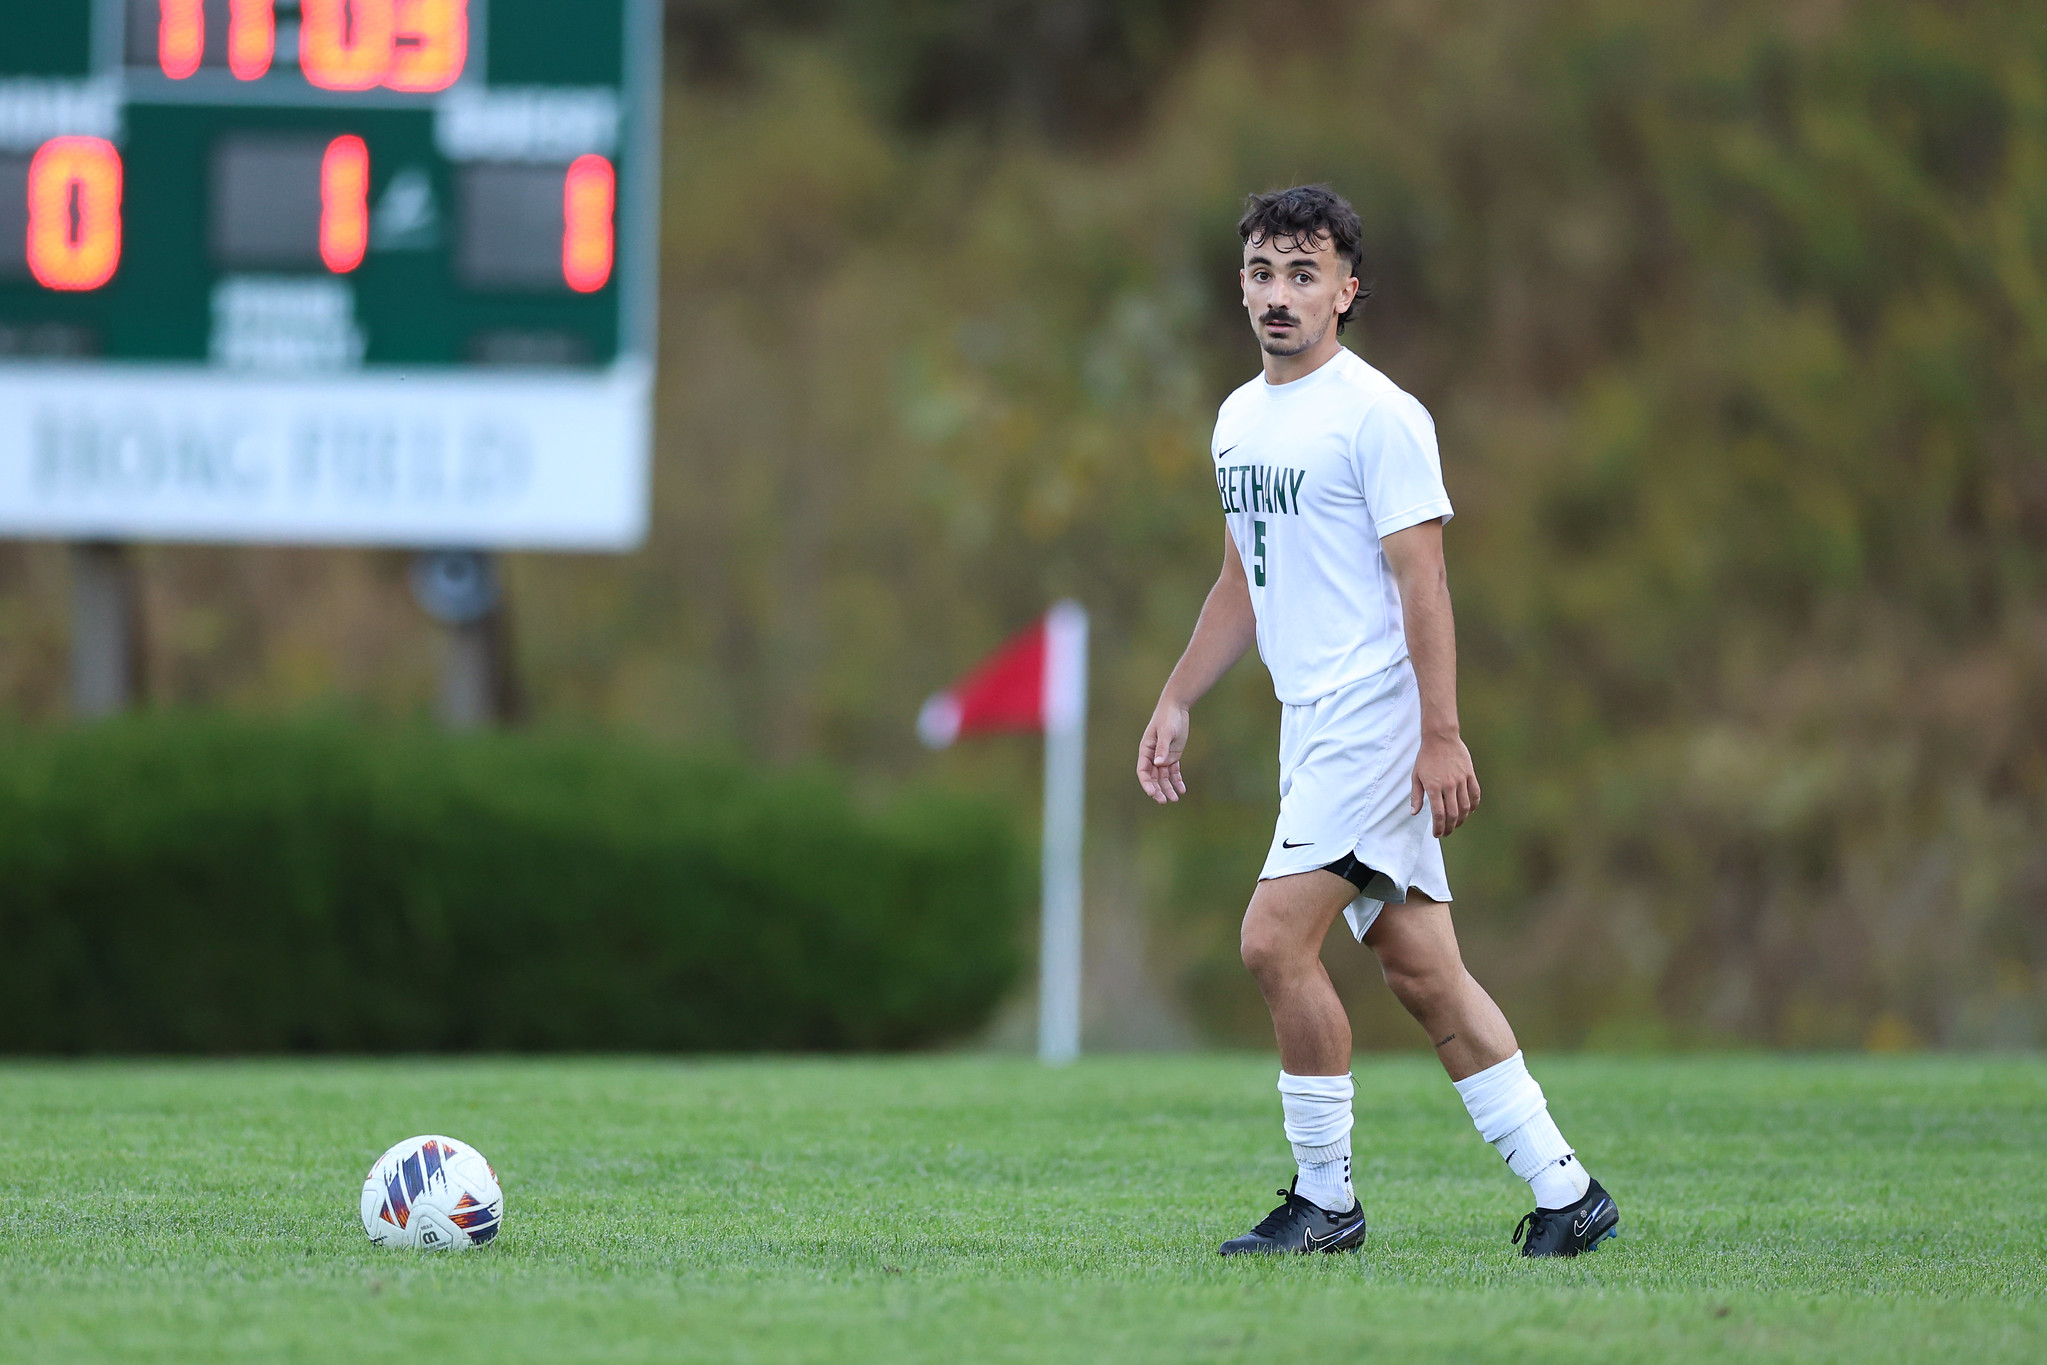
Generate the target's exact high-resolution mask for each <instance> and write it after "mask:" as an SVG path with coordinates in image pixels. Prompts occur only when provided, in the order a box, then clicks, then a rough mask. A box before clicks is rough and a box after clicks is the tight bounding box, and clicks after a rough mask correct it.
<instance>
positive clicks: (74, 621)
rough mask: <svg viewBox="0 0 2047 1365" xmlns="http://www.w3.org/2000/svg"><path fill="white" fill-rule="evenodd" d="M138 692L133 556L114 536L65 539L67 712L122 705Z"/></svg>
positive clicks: (102, 712)
mask: <svg viewBox="0 0 2047 1365" xmlns="http://www.w3.org/2000/svg"><path fill="white" fill-rule="evenodd" d="M141 693H142V603H141V584H140V582H139V581H138V577H137V575H136V572H135V558H134V555H133V553H132V552H131V551H130V549H129V547H128V546H127V545H125V544H122V543H119V542H116V541H104V540H87V541H73V542H72V544H71V714H72V715H73V716H75V717H77V718H79V719H81V720H90V719H93V718H95V717H99V716H111V715H115V714H118V713H119V712H122V711H125V710H127V709H128V708H129V707H130V706H132V705H134V704H135V701H136V699H137V698H138V697H139V696H140V695H141Z"/></svg>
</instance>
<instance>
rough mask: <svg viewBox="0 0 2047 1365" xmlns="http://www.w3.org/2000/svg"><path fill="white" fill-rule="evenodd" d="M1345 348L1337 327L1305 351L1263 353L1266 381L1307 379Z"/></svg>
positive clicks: (1277, 381) (1289, 381) (1275, 382)
mask: <svg viewBox="0 0 2047 1365" xmlns="http://www.w3.org/2000/svg"><path fill="white" fill-rule="evenodd" d="M1342 349H1343V343H1342V342H1340V341H1338V340H1337V339H1336V329H1335V328H1334V327H1332V328H1330V329H1329V330H1328V331H1327V332H1324V333H1323V334H1322V339H1321V340H1320V341H1317V342H1316V343H1315V344H1314V345H1313V346H1310V347H1308V349H1307V350H1305V351H1298V352H1296V353H1295V354H1293V355H1274V354H1273V353H1272V352H1270V351H1266V352H1264V353H1263V359H1264V361H1265V382H1266V383H1268V384H1291V383H1293V382H1294V381H1295V380H1296V379H1306V378H1307V377H1308V376H1309V375H1311V374H1313V373H1315V371H1317V370H1319V369H1321V368H1322V367H1323V366H1324V365H1327V364H1328V363H1329V362H1330V361H1332V360H1334V359H1336V353H1337V352H1338V351H1340V350H1342Z"/></svg>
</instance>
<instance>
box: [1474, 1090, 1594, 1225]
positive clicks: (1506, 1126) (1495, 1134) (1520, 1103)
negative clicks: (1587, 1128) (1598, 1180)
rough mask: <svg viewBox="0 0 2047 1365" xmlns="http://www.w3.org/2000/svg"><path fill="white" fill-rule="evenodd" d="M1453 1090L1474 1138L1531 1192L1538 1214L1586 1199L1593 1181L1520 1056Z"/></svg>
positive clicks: (1566, 1206)
mask: <svg viewBox="0 0 2047 1365" xmlns="http://www.w3.org/2000/svg"><path fill="white" fill-rule="evenodd" d="M1452 1084H1454V1085H1455V1086H1456V1087H1457V1093H1458V1094H1459V1095H1460V1096H1462V1097H1463V1099H1464V1108H1465V1111H1466V1112H1467V1113H1469V1114H1470V1115H1471V1121H1472V1123H1473V1124H1474V1125H1475V1126H1476V1127H1477V1128H1478V1135H1479V1136H1480V1137H1482V1138H1484V1139H1485V1140H1486V1141H1487V1142H1490V1143H1491V1144H1493V1150H1494V1151H1496V1152H1498V1153H1499V1154H1500V1155H1501V1156H1502V1157H1503V1158H1505V1159H1506V1162H1507V1168H1508V1169H1509V1170H1511V1171H1513V1172H1514V1174H1515V1175H1518V1176H1520V1177H1521V1178H1522V1179H1523V1180H1525V1181H1527V1182H1528V1186H1529V1188H1530V1189H1532V1190H1534V1191H1535V1206H1536V1207H1537V1208H1539V1209H1561V1208H1568V1207H1570V1206H1571V1205H1572V1204H1575V1203H1577V1202H1578V1201H1579V1200H1580V1199H1583V1198H1584V1197H1585V1191H1586V1189H1587V1188H1589V1187H1590V1185H1591V1183H1592V1177H1591V1176H1589V1175H1587V1174H1586V1173H1585V1168H1584V1167H1583V1166H1581V1165H1580V1164H1579V1163H1578V1157H1577V1154H1576V1153H1575V1152H1573V1151H1572V1150H1571V1144H1570V1143H1568V1142H1565V1141H1564V1135H1563V1134H1562V1133H1560V1132H1558V1131H1557V1125H1556V1120H1554V1119H1552V1118H1551V1117H1550V1116H1549V1101H1548V1100H1547V1099H1545V1098H1543V1093H1542V1087H1541V1086H1539V1085H1537V1084H1536V1083H1535V1077H1533V1076H1531V1075H1529V1074H1528V1064H1527V1062H1525V1061H1523V1060H1522V1057H1521V1054H1520V1053H1518V1052H1517V1053H1515V1054H1514V1055H1513V1056H1511V1057H1509V1058H1508V1059H1507V1060H1506V1061H1504V1062H1500V1063H1498V1064H1497V1065H1494V1066H1489V1067H1487V1068H1486V1069H1485V1070H1483V1071H1481V1072H1479V1073H1478V1074H1477V1075H1476V1076H1466V1077H1465V1078H1464V1079H1463V1080H1461V1081H1454V1082H1452Z"/></svg>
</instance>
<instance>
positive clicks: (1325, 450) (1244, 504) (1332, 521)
mask: <svg viewBox="0 0 2047 1365" xmlns="http://www.w3.org/2000/svg"><path fill="white" fill-rule="evenodd" d="M1209 449H1210V453H1211V454H1212V455H1213V456H1214V459H1215V484H1216V490H1217V492H1219V493H1220V494H1221V496H1222V504H1223V512H1224V515H1225V517H1226V519H1227V521H1228V523H1229V528H1230V535H1231V536H1232V537H1233V538H1234V539H1235V540H1236V542H1237V553H1238V554H1239V555H1241V556H1242V557H1243V560H1244V573H1245V576H1246V578H1247V579H1248V580H1249V581H1250V586H1251V606H1252V609H1253V610H1254V611H1255V612H1256V613H1257V617H1258V656H1259V657H1260V658H1261V659H1263V660H1265V666H1266V668H1267V669H1269V670H1270V671H1271V673H1272V690H1273V691H1274V692H1275V693H1277V694H1278V696H1279V699H1280V700H1281V701H1283V702H1285V703H1287V704H1288V705H1291V706H1303V705H1306V704H1308V703H1310V702H1314V701H1316V700H1318V699H1320V698H1322V697H1326V696H1328V695H1329V694H1330V693H1332V692H1334V691H1336V690H1337V689H1338V688H1340V687H1343V686H1345V685H1347V684H1349V683H1354V682H1357V681H1359V680H1360V679H1363V678H1368V677H1370V676H1371V675H1372V674H1374V673H1377V672H1379V671H1380V670H1381V669H1383V668H1386V667H1388V666H1390V665H1392V664H1396V663H1399V662H1400V661H1401V660H1402V659H1404V658H1406V657H1407V632H1406V627H1405V624H1404V623H1403V621H1402V619H1401V613H1400V592H1399V589H1398V587H1397V586H1396V584H1395V583H1394V581H1393V574H1392V571H1391V569H1390V568H1389V566H1388V565H1387V563H1386V555H1385V553H1384V551H1382V550H1381V549H1380V548H1379V537H1381V536H1387V535H1391V534H1393V533H1394V532H1395V531H1398V530H1402V529H1404V528H1406V527H1409V526H1415V525H1418V524H1420V523H1421V522H1424V521H1432V520H1434V519H1436V518H1438V517H1441V518H1442V519H1443V520H1445V521H1448V520H1449V519H1450V515H1451V513H1450V495H1449V494H1448V493H1447V492H1446V491H1444V488H1443V468H1442V463H1441V460H1440V458H1439V457H1438V455H1437V453H1436V426H1435V423H1434V422H1432V421H1430V420H1429V414H1428V410H1427V409H1425V408H1423V407H1422V405H1421V404H1420V403H1419V402H1417V401H1416V400H1415V399H1414V398H1413V397H1411V396H1410V395H1408V394H1407V393H1405V392H1403V391H1402V390H1401V389H1400V388H1399V387H1398V386H1397V385H1395V384H1394V382H1393V381H1392V380H1390V379H1388V378H1387V377H1386V376H1385V375H1383V374H1381V373H1379V372H1378V371H1377V370H1375V369H1373V368H1372V367H1371V366H1370V365H1367V364H1366V363H1365V362H1364V361H1362V360H1360V359H1358V357H1357V356H1355V355H1353V354H1352V353H1351V352H1349V351H1348V350H1344V349H1341V348H1339V349H1338V350H1337V352H1336V355H1335V356H1334V357H1333V358H1331V359H1330V360H1329V362H1328V363H1327V364H1325V365H1323V366H1322V367H1321V368H1320V369H1318V370H1316V371H1315V372H1314V373H1313V374H1311V375H1308V376H1307V377H1306V378H1304V379H1296V380H1295V381H1294V382H1292V383H1291V384H1278V385H1274V384H1268V383H1266V382H1265V377H1264V376H1263V375H1260V376H1259V377H1258V378H1256V379H1254V380H1252V381H1251V382H1250V383H1248V384H1246V385H1244V386H1243V387H1242V388H1240V389H1238V390H1237V391H1236V392H1235V393H1233V394H1231V395H1230V396H1229V397H1228V398H1227V399H1225V400H1223V405H1222V410H1221V412H1219V413H1218V414H1217V415H1216V421H1215V440H1214V443H1213V444H1212V445H1211V446H1210V447H1209Z"/></svg>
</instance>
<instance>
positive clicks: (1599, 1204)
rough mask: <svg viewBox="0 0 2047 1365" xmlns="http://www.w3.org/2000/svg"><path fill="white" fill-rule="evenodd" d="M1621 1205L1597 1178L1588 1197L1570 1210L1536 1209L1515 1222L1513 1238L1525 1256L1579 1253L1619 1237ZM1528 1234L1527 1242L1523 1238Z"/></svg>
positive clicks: (1586, 1195) (1574, 1254)
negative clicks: (1608, 1239)
mask: <svg viewBox="0 0 2047 1365" xmlns="http://www.w3.org/2000/svg"><path fill="white" fill-rule="evenodd" d="M1620 1231H1621V1211H1620V1206H1619V1205H1617V1204H1615V1203H1614V1202H1613V1197H1612V1196H1611V1195H1609V1194H1608V1193H1607V1192H1606V1191H1605V1190H1603V1189H1601V1188H1600V1185H1599V1182H1598V1181H1597V1180H1595V1181H1593V1182H1592V1184H1591V1186H1590V1187H1589V1188H1588V1189H1586V1191H1585V1197H1584V1198H1583V1199H1580V1200H1579V1201H1578V1202H1577V1203H1575V1204H1573V1205H1571V1206H1570V1207H1569V1208H1567V1209H1537V1210H1536V1211H1535V1212H1533V1213H1530V1214H1525V1215H1523V1217H1522V1219H1521V1221H1520V1222H1519V1223H1516V1224H1515V1225H1514V1240H1515V1241H1517V1242H1521V1254H1522V1255H1523V1256H1576V1255H1577V1254H1578V1253H1579V1252H1581V1251H1590V1250H1592V1248H1594V1247H1596V1246H1598V1245H1599V1244H1600V1243H1601V1242H1603V1241H1605V1240H1606V1239H1607V1238H1609V1237H1618V1236H1620ZM1523 1233H1526V1234H1527V1236H1528V1240H1527V1241H1525V1242H1524V1241H1522V1240H1521V1238H1522V1234H1523Z"/></svg>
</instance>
